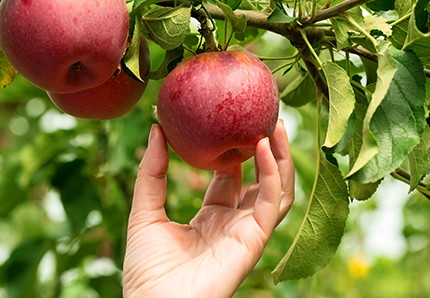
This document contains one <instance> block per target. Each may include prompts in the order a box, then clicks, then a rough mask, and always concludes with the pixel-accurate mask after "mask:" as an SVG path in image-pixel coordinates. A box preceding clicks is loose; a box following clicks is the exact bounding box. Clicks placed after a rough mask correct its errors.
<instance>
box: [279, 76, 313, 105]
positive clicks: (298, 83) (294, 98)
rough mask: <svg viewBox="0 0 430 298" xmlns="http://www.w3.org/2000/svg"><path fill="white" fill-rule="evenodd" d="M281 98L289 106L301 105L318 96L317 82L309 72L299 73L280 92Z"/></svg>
mask: <svg viewBox="0 0 430 298" xmlns="http://www.w3.org/2000/svg"><path fill="white" fill-rule="evenodd" d="M280 98H281V100H282V101H283V102H284V103H285V104H286V105H289V106H292V107H300V106H303V105H305V104H307V103H308V102H310V101H312V100H314V99H315V98H316V89H315V84H314V82H313V81H312V78H311V77H310V75H309V73H308V72H305V73H299V74H298V75H297V76H295V78H294V79H293V81H291V82H290V83H289V84H288V85H287V87H286V88H285V89H284V91H282V93H281V94H280Z"/></svg>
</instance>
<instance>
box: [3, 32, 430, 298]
mask: <svg viewBox="0 0 430 298" xmlns="http://www.w3.org/2000/svg"><path fill="white" fill-rule="evenodd" d="M150 49H151V60H152V63H153V68H154V69H156V67H157V66H158V65H159V64H160V63H161V61H162V59H163V55H164V53H163V51H161V50H160V48H159V47H157V46H156V45H154V44H153V43H152V42H150ZM248 49H250V50H252V51H254V52H255V53H257V54H258V55H261V56H269V57H278V56H287V55H291V54H292V53H294V50H293V49H292V47H291V45H290V44H289V43H288V42H287V41H286V40H281V39H278V38H276V37H275V36H274V35H272V34H266V35H264V37H263V38H262V39H260V40H259V41H258V42H254V43H253V44H251V45H248ZM267 63H268V65H269V66H270V68H272V69H275V68H276V67H278V66H280V65H281V64H282V61H267ZM356 67H357V71H358V72H360V70H362V68H361V65H360V63H357V65H356ZM283 70H285V68H283ZM297 71H298V70H292V71H290V72H289V73H288V74H287V75H285V76H282V69H281V71H278V72H276V75H277V78H278V83H279V86H280V88H283V87H285V86H287V85H288V83H289V82H291V80H293V79H294V77H295V76H297ZM160 83H161V81H150V83H149V85H148V89H147V91H146V93H145V95H144V96H143V98H142V100H141V101H140V102H139V104H138V106H137V107H136V108H134V109H133V110H132V111H131V112H130V113H129V114H127V115H126V116H124V117H122V118H120V119H116V120H111V121H88V120H79V119H76V118H73V117H71V116H68V115H65V114H63V113H61V112H60V111H58V110H57V109H56V107H55V106H53V104H52V103H51V102H50V100H49V99H48V98H47V96H46V94H45V93H44V92H43V91H41V90H39V89H37V88H35V87H33V86H32V85H30V84H29V83H28V82H27V81H26V80H25V79H23V78H22V77H20V76H18V77H17V78H16V80H15V81H14V83H13V84H12V85H10V86H9V87H7V88H6V89H4V90H2V91H0V298H3V297H13V298H14V297H43V298H51V297H61V298H75V297H102V298H105V297H106V298H109V297H120V296H121V267H122V261H123V256H124V247H125V236H126V224H127V218H128V211H129V208H130V202H131V197H132V191H133V184H134V179H135V175H136V170H137V166H138V164H139V161H140V158H141V156H142V154H143V152H144V151H145V146H146V144H147V136H148V132H149V129H150V125H151V123H153V122H156V118H155V116H154V110H153V107H154V105H155V104H156V98H157V94H158V89H159V86H160ZM297 96H302V95H301V94H298V95H297ZM305 96H306V94H305ZM281 117H282V118H284V119H285V125H286V127H287V130H288V132H289V135H290V141H291V145H292V150H293V156H294V161H295V165H296V175H297V183H296V202H295V204H294V206H293V207H292V209H291V211H290V213H289V214H288V216H287V218H286V219H285V220H284V222H283V223H282V224H281V225H280V226H279V227H278V228H277V229H276V230H275V232H274V234H273V237H272V238H271V240H270V242H269V244H268V246H267V249H266V250H265V253H264V255H263V257H262V259H261V260H260V262H259V263H258V264H257V266H256V268H255V269H254V271H253V272H252V273H251V274H250V275H249V277H248V278H247V279H246V281H245V282H244V283H243V285H242V286H241V288H240V289H239V291H238V292H237V294H236V297H241V298H242V297H258V298H260V297H261V298H265V297H347V298H355V297H369V298H370V297H390V298H392V297H399V298H400V297H402V298H403V297H430V283H429V281H430V267H429V266H428V260H429V259H430V242H429V239H430V202H429V201H428V200H427V199H425V198H424V197H423V196H420V195H419V194H415V193H412V194H408V186H407V185H402V184H401V183H400V182H396V181H394V180H391V179H386V180H385V181H384V182H383V183H382V184H381V186H380V189H379V190H378V192H377V194H376V196H375V197H374V198H372V199H371V200H368V201H366V202H352V203H351V213H350V217H349V219H348V222H347V228H346V234H345V236H344V238H343V241H342V243H341V246H340V248H339V249H338V252H337V254H336V256H335V257H334V259H333V260H332V262H331V263H330V265H329V266H328V267H327V268H325V269H323V270H321V271H320V272H318V273H317V274H315V275H314V276H312V277H309V278H307V279H304V280H299V281H289V282H283V283H280V284H278V285H276V286H275V285H274V284H273V282H272V280H271V275H270V274H271V271H272V270H273V269H274V267H275V266H276V265H277V263H278V262H279V261H280V260H281V258H282V257H283V255H284V254H285V253H286V252H287V250H288V248H289V246H290V244H291V242H292V239H293V238H294V236H295V233H296V231H297V229H298V227H299V225H300V223H301V221H302V217H303V214H304V212H305V210H306V207H307V203H308V198H309V195H310V192H311V189H312V183H313V179H314V174H315V173H314V170H315V160H314V156H315V153H316V144H315V140H316V125H317V124H316V122H315V119H316V108H315V106H314V104H313V102H310V103H308V104H306V105H304V106H302V107H299V108H293V107H289V106H286V105H284V104H282V111H281ZM339 161H340V162H342V158H341V157H339ZM243 168H244V179H245V183H250V182H252V181H253V179H254V173H253V164H252V160H250V161H248V162H246V163H245V164H244V166H243ZM211 176H212V174H211V173H210V172H205V171H199V170H195V169H193V168H190V167H189V166H187V165H186V164H184V163H183V162H182V161H181V160H179V159H178V158H177V157H176V156H175V155H174V154H173V153H171V163H170V168H169V173H168V179H169V184H168V188H169V189H168V198H167V205H166V209H167V211H168V215H169V217H170V218H171V219H172V220H175V221H179V222H183V223H186V222H188V221H189V220H190V219H191V218H192V217H193V216H194V214H195V213H196V212H197V210H198V209H199V206H200V204H201V199H202V197H203V195H204V191H205V189H206V186H207V184H208V183H209V181H210V179H211ZM227 274H228V273H227Z"/></svg>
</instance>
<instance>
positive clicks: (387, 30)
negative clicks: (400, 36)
mask: <svg viewBox="0 0 430 298" xmlns="http://www.w3.org/2000/svg"><path fill="white" fill-rule="evenodd" d="M364 25H365V30H366V31H367V32H369V33H370V32H371V31H372V30H379V31H381V32H382V33H383V34H384V35H385V36H391V34H393V30H392V29H391V25H390V24H388V23H387V19H386V18H384V17H381V16H376V15H367V16H365V17H364Z"/></svg>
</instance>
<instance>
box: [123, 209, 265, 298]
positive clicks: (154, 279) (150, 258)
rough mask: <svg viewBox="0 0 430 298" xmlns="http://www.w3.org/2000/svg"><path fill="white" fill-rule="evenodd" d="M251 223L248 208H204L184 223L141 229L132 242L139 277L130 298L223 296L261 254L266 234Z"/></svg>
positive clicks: (243, 275)
mask: <svg viewBox="0 0 430 298" xmlns="http://www.w3.org/2000/svg"><path fill="white" fill-rule="evenodd" d="M253 225H258V224H257V223H256V222H255V220H254V218H253V214H252V210H239V209H231V208H228V207H224V206H207V207H203V209H202V210H200V212H199V214H198V215H197V216H196V217H195V218H194V219H193V221H192V222H191V223H190V225H180V224H177V223H175V222H170V221H165V222H157V223H154V224H152V225H150V226H147V227H145V228H143V229H142V230H140V231H139V232H137V234H136V235H135V237H136V238H137V239H139V241H136V242H135V243H134V245H135V250H134V251H135V253H136V256H135V257H133V259H134V262H136V265H135V266H136V270H139V271H140V272H139V273H138V274H137V275H138V276H140V277H141V279H142V280H141V282H142V287H140V288H139V292H140V293H141V294H140V295H141V296H140V295H139V294H137V292H136V294H137V296H136V297H143V296H144V295H147V296H148V297H174V296H175V293H181V297H208V293H211V294H212V295H213V297H227V296H228V295H229V294H227V293H232V292H234V290H235V288H236V286H237V284H240V283H241V282H242V280H243V279H244V278H245V276H246V274H247V273H248V272H249V271H250V270H251V269H252V267H253V266H254V265H255V263H256V262H257V261H258V258H259V256H260V255H261V253H262V251H263V248H264V243H265V242H266V238H267V236H266V235H265V234H264V233H263V231H262V230H261V229H260V228H259V227H252V226H253ZM140 233H141V235H139V234H140ZM129 249H131V250H133V247H132V246H130V247H129ZM138 263H140V264H138ZM244 264H246V266H245V267H244V266H243V265H244ZM171 289H174V292H173V293H170V290H171ZM190 290H191V291H192V293H190V292H188V291H190ZM197 293H201V294H200V295H199V294H197Z"/></svg>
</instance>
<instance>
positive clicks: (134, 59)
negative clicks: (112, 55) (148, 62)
mask: <svg viewBox="0 0 430 298" xmlns="http://www.w3.org/2000/svg"><path fill="white" fill-rule="evenodd" d="M141 36H142V28H141V24H140V23H139V22H135V27H134V30H133V36H132V38H131V42H130V45H129V46H128V49H127V52H126V53H125V55H124V58H123V60H124V64H125V66H126V68H127V69H128V70H129V71H130V72H131V73H132V74H133V76H134V77H135V78H136V79H138V80H139V81H141V82H144V80H143V79H144V76H145V74H141V73H140V63H139V60H140V59H145V57H140V55H139V54H140V52H141V51H140V43H141V42H142V38H141Z"/></svg>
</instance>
